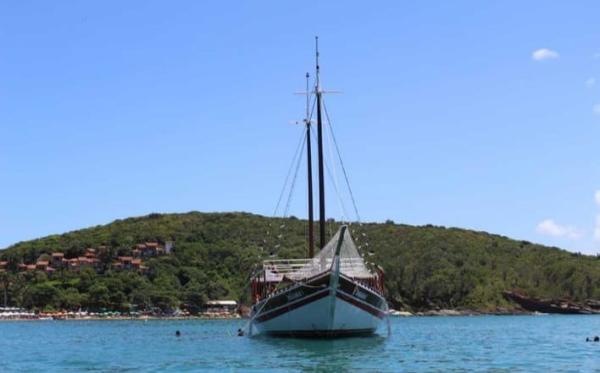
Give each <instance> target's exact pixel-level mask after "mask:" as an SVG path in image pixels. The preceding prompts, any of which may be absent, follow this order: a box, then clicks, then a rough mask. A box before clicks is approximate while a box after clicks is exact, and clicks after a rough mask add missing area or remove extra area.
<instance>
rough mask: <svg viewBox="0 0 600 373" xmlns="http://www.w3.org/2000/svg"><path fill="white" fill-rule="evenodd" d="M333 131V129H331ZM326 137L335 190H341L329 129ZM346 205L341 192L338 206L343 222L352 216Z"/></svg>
mask: <svg viewBox="0 0 600 373" xmlns="http://www.w3.org/2000/svg"><path fill="white" fill-rule="evenodd" d="M330 132H331V131H330ZM325 137H326V138H327V145H328V146H327V148H328V150H329V158H330V159H331V169H332V172H331V174H332V177H331V178H332V182H333V184H334V187H335V190H336V191H339V190H340V186H339V183H338V181H339V179H338V175H337V167H336V166H335V164H336V162H335V158H334V157H333V146H331V135H328V134H327V131H326V132H325ZM338 193H339V192H338ZM343 205H344V201H343V197H342V195H341V194H340V196H339V198H338V207H339V209H340V210H341V212H342V222H347V221H349V220H350V216H348V214H346V209H345V206H343Z"/></svg>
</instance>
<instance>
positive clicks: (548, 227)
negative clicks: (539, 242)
mask: <svg viewBox="0 0 600 373" xmlns="http://www.w3.org/2000/svg"><path fill="white" fill-rule="evenodd" d="M536 231H537V232H538V233H540V234H545V235H548V236H553V237H566V238H569V239H572V240H576V239H579V238H581V236H582V233H581V231H579V230H578V229H577V228H575V227H573V226H570V225H560V224H557V223H556V222H555V221H554V220H552V219H546V220H544V221H542V222H541V223H539V224H538V225H537V227H536Z"/></svg>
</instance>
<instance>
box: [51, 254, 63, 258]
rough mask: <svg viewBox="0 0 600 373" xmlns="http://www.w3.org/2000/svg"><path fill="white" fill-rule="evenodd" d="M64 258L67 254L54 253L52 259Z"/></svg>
mask: <svg viewBox="0 0 600 373" xmlns="http://www.w3.org/2000/svg"><path fill="white" fill-rule="evenodd" d="M64 256H65V254H64V253H52V257H53V258H54V257H56V258H62V257H64Z"/></svg>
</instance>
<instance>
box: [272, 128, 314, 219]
mask: <svg viewBox="0 0 600 373" xmlns="http://www.w3.org/2000/svg"><path fill="white" fill-rule="evenodd" d="M305 137H306V132H305V131H302V136H301V138H300V141H299V142H298V146H297V147H296V152H295V153H294V157H293V158H292V163H291V164H290V168H289V169H288V172H287V175H286V177H285V182H284V183H283V188H281V193H279V199H278V200H277V205H276V206H275V210H274V211H273V216H277V211H278V210H279V205H281V199H282V198H283V195H284V194H285V190H286V189H287V186H288V181H289V179H290V175H291V173H292V169H293V168H294V165H295V164H296V158H297V157H298V153H299V152H300V150H301V148H302V146H303V143H304V139H305Z"/></svg>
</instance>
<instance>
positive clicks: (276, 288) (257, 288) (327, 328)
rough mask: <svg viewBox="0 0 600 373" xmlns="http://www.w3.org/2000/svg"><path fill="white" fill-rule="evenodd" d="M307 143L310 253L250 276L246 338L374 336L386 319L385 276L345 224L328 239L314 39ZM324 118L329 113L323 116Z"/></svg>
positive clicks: (277, 262)
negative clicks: (312, 108) (314, 160)
mask: <svg viewBox="0 0 600 373" xmlns="http://www.w3.org/2000/svg"><path fill="white" fill-rule="evenodd" d="M306 78H307V84H306V85H307V87H306V88H307V89H306V92H305V93H306V95H307V110H306V118H305V119H304V121H303V122H304V124H305V131H306V136H305V141H306V154H307V174H308V177H307V182H308V188H307V190H308V196H307V197H308V245H307V246H308V255H307V258H304V259H270V260H265V261H263V263H262V268H261V269H260V271H258V272H257V273H256V274H255V275H254V276H252V277H251V289H252V300H253V306H252V309H251V316H250V321H249V323H248V330H247V333H248V334H249V335H250V336H256V335H267V336H284V337H324V338H333V337H346V336H363V335H371V334H373V333H375V332H376V331H377V330H378V328H379V327H380V325H381V323H382V321H383V320H385V319H386V318H387V312H388V304H387V302H386V300H385V297H384V272H383V270H382V269H381V267H378V266H374V265H368V264H367V263H366V262H365V260H364V259H363V257H362V256H361V254H360V252H359V249H358V248H357V246H356V244H355V242H354V240H353V239H352V237H351V234H352V232H351V229H350V228H349V225H341V226H340V227H339V229H338V230H337V232H336V233H335V234H334V235H333V237H331V239H329V240H327V239H326V215H325V180H324V173H325V170H324V160H323V113H322V110H323V103H322V95H323V93H324V91H323V90H322V89H321V86H320V83H319V49H318V38H317V39H316V78H315V84H314V90H312V91H309V80H308V79H309V74H306ZM310 99H314V101H315V102H314V106H316V117H317V120H316V127H317V152H318V184H319V238H320V239H319V249H320V250H319V251H318V252H317V253H315V252H314V251H315V237H314V228H313V227H314V217H313V191H312V174H313V171H312V154H311V130H312V128H311V127H312V125H313V122H314V121H312V120H311V115H310V113H309V106H310V104H309V101H310ZM326 115H327V113H326Z"/></svg>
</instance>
